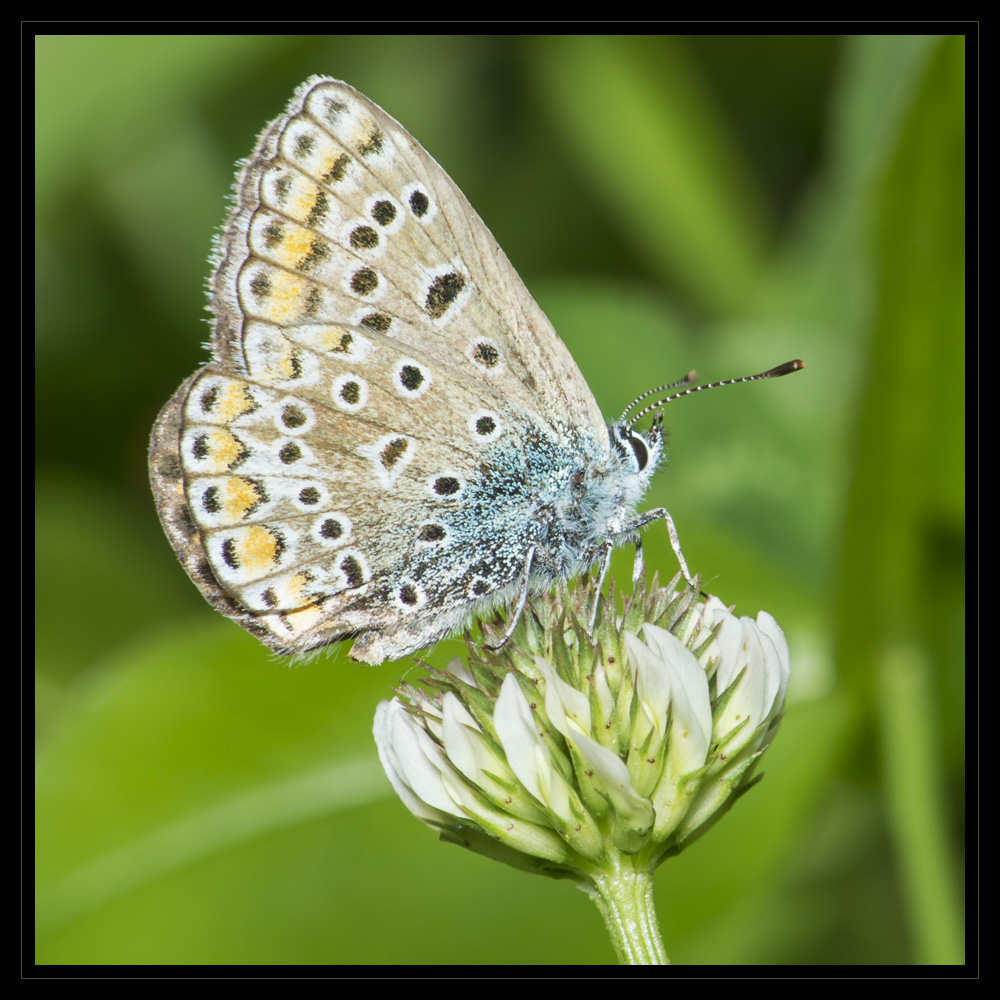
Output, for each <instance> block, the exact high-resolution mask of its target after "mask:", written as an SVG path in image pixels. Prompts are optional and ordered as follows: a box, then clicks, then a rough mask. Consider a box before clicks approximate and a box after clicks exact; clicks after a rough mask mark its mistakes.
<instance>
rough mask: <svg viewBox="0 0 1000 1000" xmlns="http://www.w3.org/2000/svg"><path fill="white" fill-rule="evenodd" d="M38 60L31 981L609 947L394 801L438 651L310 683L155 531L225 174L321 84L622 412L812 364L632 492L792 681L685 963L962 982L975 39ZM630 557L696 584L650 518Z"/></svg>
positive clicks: (219, 46)
mask: <svg viewBox="0 0 1000 1000" xmlns="http://www.w3.org/2000/svg"><path fill="white" fill-rule="evenodd" d="M36 52H37V80H36V88H37V89H36V102H37V103H36V115H37V133H36V143H37V146H36V152H37V164H36V182H37V204H36V227H37V229H36V232H37V243H36V273H37V278H36V280H37V303H36V308H37V342H36V343H37V355H36V360H37V452H36V455H37V493H36V515H37V538H36V555H37V577H36V586H37V639H36V642H37V673H36V678H37V680H36V696H37V714H36V720H37V731H36V737H37V739H36V748H37V772H36V775H37V812H36V824H37V827H36V841H35V846H36V882H37V952H36V960H37V961H38V962H39V963H42V964H45V965H59V964H63V963H83V964H94V965H99V964H102V963H115V964H131V963H139V964H142V963H162V964H167V965H183V964H185V963H197V964H217V963H237V964H258V963H260V964H274V965H286V964H296V963H302V964H315V965H326V964H329V965H342V964H347V965H351V964H356V965H369V964H379V965H381V964H385V965H391V964H407V965H410V964H428V965H437V964H472V965H477V964H486V965H496V964H512V965H518V964H569V965H572V964H607V963H611V962H613V961H614V956H613V953H612V950H611V947H610V945H609V944H608V942H607V939H606V937H605V934H604V931H603V928H602V926H601V923H600V920H599V918H598V914H597V911H596V909H595V908H594V907H593V905H592V904H591V903H590V902H589V901H588V900H587V898H586V897H585V896H584V895H583V894H582V893H580V892H578V891H576V890H575V889H574V888H573V887H572V886H571V885H570V884H569V883H567V882H552V881H549V880H546V879H542V878H538V877H533V876H529V875H527V874H522V873H515V872H514V871H512V870H510V869H506V868H504V867H503V866H499V865H497V864H494V863H491V862H489V861H487V860H485V859H483V858H481V857H478V856H475V855H472V854H470V853H467V852H464V851H462V850H461V849H459V848H456V847H453V846H448V845H443V844H440V843H439V842H438V841H437V839H436V837H435V835H434V833H433V832H432V831H430V830H429V829H427V828H426V827H424V826H422V825H421V824H419V823H418V822H417V821H416V820H415V819H413V818H412V817H411V816H410V814H409V813H407V812H406V811H405V810H404V808H403V806H402V805H401V804H400V803H399V802H398V801H397V800H396V799H395V798H394V796H393V795H392V794H391V791H390V788H389V785H388V782H387V781H386V779H385V777H384V775H383V774H382V772H381V769H380V767H379V764H378V762H377V758H376V754H375V748H374V744H373V741H372V738H371V721H372V717H373V714H374V710H375V706H376V704H377V702H378V701H379V700H380V699H382V698H386V697H390V696H391V694H392V687H393V685H394V684H395V683H396V682H397V681H398V680H399V678H400V677H401V676H403V675H404V674H406V675H407V676H409V677H411V678H413V677H414V676H415V673H416V668H415V667H414V666H413V665H412V664H408V663H399V664H384V665H383V666H381V667H378V668H368V667H361V666H358V665H355V664H352V663H351V662H350V661H349V660H348V659H347V656H346V654H345V652H344V651H343V650H341V651H337V652H334V653H333V654H332V655H330V656H328V657H327V656H325V657H321V658H318V659H317V660H315V661H313V662H311V663H309V664H307V665H305V666H300V667H297V668H295V669H288V668H287V666H286V665H285V664H283V663H282V662H280V661H278V660H276V659H275V658H274V657H272V656H270V655H269V654H268V653H267V651H266V650H265V649H264V648H263V647H262V646H260V645H259V644H257V643H256V642H255V640H253V639H252V638H251V637H250V636H248V635H247V634H245V633H244V632H243V631H242V630H240V629H239V628H237V627H236V626H235V625H233V624H232V623H230V622H228V621H226V620H224V619H223V618H221V617H220V616H218V615H216V614H215V613H214V612H212V611H211V610H210V609H209V607H208V606H207V605H206V604H205V603H204V601H203V600H202V598H201V597H200V596H199V594H198V592H197V590H196V589H195V588H194V587H193V586H192V584H191V583H190V582H189V581H188V580H187V578H186V577H185V574H184V573H183V571H182V570H181V568H180V566H179V564H178V563H177V561H176V560H175V558H174V556H173V554H172V552H171V550H170V547H169V545H168V543H167V542H166V540H165V538H164V536H163V534H162V532H161V530H160V527H159V524H158V522H157V520H156V515H155V511H154V507H153V502H152V498H151V496H150V493H149V487H148V483H147V474H146V445H147V440H148V434H149V430H150V427H151V425H152V423H153V419H154V417H155V415H156V412H157V410H158V409H159V407H160V406H161V405H162V404H163V403H164V402H165V401H166V399H167V398H168V397H169V396H170V395H171V394H172V393H173V391H174V389H175V388H176V387H177V385H178V384H179V383H180V382H181V381H182V380H183V379H184V378H185V377H187V376H188V375H189V374H190V373H191V372H192V371H194V370H195V368H197V367H198V366H200V365H201V364H203V363H204V362H205V361H206V360H207V355H206V353H205V351H204V350H203V348H202V347H201V346H200V345H201V344H202V343H203V342H204V341H205V340H206V339H207V338H208V335H209V330H208V327H207V326H206V325H205V323H204V320H205V317H206V315H207V314H206V313H205V312H204V305H205V298H204V284H205V280H206V278H207V275H208V271H209V266H208V263H207V256H208V252H209V249H210V245H211V238H212V233H213V231H214V229H215V227H217V226H218V225H219V224H220V223H221V222H222V220H223V217H224V214H225V209H226V201H225V198H226V196H227V194H228V192H229V190H230V184H231V181H232V176H233V170H234V167H233V165H234V162H235V161H236V160H237V159H238V158H239V157H242V156H245V155H247V154H248V153H249V152H250V150H251V148H252V145H253V142H254V138H255V136H256V135H257V133H258V132H259V130H260V129H261V128H262V127H263V126H264V124H265V123H266V122H267V121H269V120H271V119H273V118H274V117H275V116H277V115H278V114H279V113H280V112H281V111H282V110H283V108H284V106H285V103H286V102H287V100H288V99H289V97H290V95H291V93H292V91H293V89H294V88H295V86H296V85H297V84H299V83H300V82H301V81H302V80H304V79H305V78H306V77H307V76H309V75H310V74H312V73H324V74H328V75H331V76H336V77H339V78H342V79H345V80H347V81H348V82H350V83H351V84H353V85H354V86H355V87H357V88H358V89H360V90H361V91H362V92H363V93H365V94H367V95H368V96H369V97H371V98H372V99H373V100H374V101H376V102H377V103H378V104H380V105H382V106H383V107H384V108H385V109H386V110H387V111H388V112H389V113H390V114H391V115H393V116H394V117H395V118H397V119H398V120H399V121H400V122H402V123H403V124H404V125H405V126H406V128H407V129H408V130H409V131H410V132H412V134H413V135H415V136H416V137H417V138H418V139H419V141H420V142H421V143H422V144H423V145H424V146H425V147H426V148H427V149H428V150H429V151H430V152H431V154H432V155H433V156H434V157H435V158H436V159H437V160H438V161H439V162H440V163H441V164H443V165H444V167H445V169H447V170H448V171H449V173H450V174H451V175H452V177H453V178H454V179H455V180H456V182H457V183H458V184H459V186H460V187H461V188H462V189H463V190H464V191H465V193H466V194H467V196H468V197H469V200H470V201H471V203H472V204H473V205H474V206H475V207H476V209H477V210H478V211H479V213H480V214H481V216H482V217H483V219H484V220H485V222H486V224H487V225H488V226H489V227H490V228H491V229H492V231H493V233H494V235H495V236H496V237H497V239H498V241H499V242H500V244H501V246H503V247H504V249H505V250H506V252H507V254H508V256H509V257H510V259H511V261H512V262H513V264H514V266H515V267H516V268H517V269H518V271H519V273H520V274H521V275H522V277H523V278H524V280H525V282H526V284H527V285H528V287H529V288H530V289H531V291H532V293H533V294H534V295H535V297H536V298H537V300H538V302H539V303H540V304H541V306H542V308H543V309H544V310H545V311H546V312H547V313H548V315H549V317H550V318H551V319H552V321H553V322H554V323H555V326H556V328H557V329H558V330H559V331H560V333H561V336H562V337H563V339H564V340H565V341H566V343H567V345H568V346H569V348H570V350H571V351H572V353H573V355H574V357H575V358H576V359H577V361H578V363H579V365H580V367H581V369H582V370H583V373H584V375H585V376H586V377H587V379H588V381H589V383H590V385H591V387H592V389H593V390H594V394H595V396H596V397H597V399H598V402H599V403H600V405H601V407H602V408H603V409H604V412H605V413H606V414H608V415H609V416H614V415H616V414H617V413H619V412H621V410H622V409H623V408H624V407H625V405H626V404H627V403H628V402H629V400H630V399H631V398H633V396H635V395H637V394H638V393H639V392H641V391H642V390H644V389H646V388H649V387H651V386H652V385H656V384H659V383H661V382H665V381H669V380H672V379H675V378H678V377H680V376H682V375H683V374H684V373H685V372H687V371H688V370H689V369H692V368H695V369H697V370H698V372H699V374H700V375H701V376H702V378H703V379H706V380H716V379H721V378H727V377H732V376H737V375H744V374H749V373H752V372H757V371H761V370H763V369H765V368H768V367H771V366H773V365H776V364H778V363H780V362H783V361H786V360H788V359H789V358H794V357H801V358H803V359H805V361H806V362H807V364H808V368H807V370H806V371H805V372H803V373H799V374H796V375H794V376H792V377H789V378H787V379H783V380H781V381H779V382H773V383H760V384H757V385H750V386H747V385H744V386H736V387H732V388H729V389H726V390H724V391H722V390H720V391H718V392H713V393H708V394H700V395H698V396H696V397H694V398H690V399H687V400H684V401H681V402H678V403H674V404H671V405H670V407H668V413H667V425H668V427H669V429H670V432H671V439H670V444H669V458H670V461H669V465H668V466H667V467H666V468H665V469H664V470H663V471H661V473H660V474H659V475H658V476H657V478H656V480H655V482H654V484H653V487H652V489H651V491H650V493H649V495H648V496H647V498H646V504H645V505H644V506H653V505H665V506H668V507H669V508H670V510H671V512H672V514H673V517H674V519H675V521H676V523H677V526H678V530H679V532H680V537H681V540H682V542H683V545H684V551H685V555H686V557H687V560H688V563H689V565H690V566H691V568H692V570H693V571H695V572H700V573H702V574H704V576H705V577H706V580H707V583H706V587H707V589H710V590H711V591H712V592H713V593H716V594H718V595H719V596H720V597H722V598H723V600H725V601H726V602H727V603H732V604H735V606H736V611H737V613H741V614H750V615H753V614H755V613H756V612H757V610H758V609H759V608H765V609H767V610H768V611H770V612H771V613H772V614H773V615H774V616H775V617H776V618H777V620H778V622H779V623H780V624H781V626H782V627H783V628H784V630H785V633H786V636H787V638H788V642H789V646H790V648H791V656H792V671H793V673H792V683H791V687H790V689H789V701H788V705H787V716H786V718H785V720H784V722H783V724H782V729H781V731H780V733H779V734H778V737H777V739H776V741H775V743H774V745H773V746H772V748H771V749H770V750H769V751H768V754H767V757H766V759H765V761H764V768H763V769H764V771H765V772H766V777H765V780H764V781H763V782H762V783H761V784H760V786H759V787H758V788H756V789H755V790H754V791H753V792H752V793H751V794H750V795H748V796H746V797H745V798H744V799H742V800H741V801H740V803H739V805H738V806H737V807H736V808H735V809H734V810H733V812H732V813H731V814H730V815H729V816H728V817H727V818H726V819H725V820H724V821H723V822H722V823H720V824H719V825H718V826H717V827H716V828H715V829H714V830H713V831H712V832H711V833H710V834H709V835H708V836H706V837H704V838H702V839H701V840H699V841H698V843H696V844H695V845H693V846H692V847H691V848H690V849H689V850H688V851H686V852H685V853H683V854H682V855H681V856H680V857H678V858H676V859H674V860H671V861H670V862H668V863H667V864H666V865H664V866H663V868H662V869H661V870H660V871H659V872H658V874H657V879H656V892H657V902H658V910H659V916H660V920H661V924H662V930H663V934H664V938H665V942H666V948H667V951H668V953H669V954H670V956H671V958H672V960H673V961H675V962H677V963H684V964H688V965H690V964H699V963H704V964H712V965H724V964H734V963H751V964H771V963H775V964H781V965H795V964H815V963H819V964H835V965H851V964H855V963H858V964H867V965H881V964H894V963H914V964H924V963H926V964H949V963H956V962H961V961H963V955H964V928H963V919H962V913H963V908H964V899H963V890H962V885H963V876H964V870H963V866H964V858H963V845H964V822H965V815H964V784H963V781H964V725H963V723H964V716H965V706H964V690H965V689H964V645H965V637H964V590H963V587H964V480H965V472H964V453H965V446H964V412H965V402H964V367H965V358H964V323H965V302H964V268H965V261H964V247H965V223H964V205H965V196H964V178H965V124H964V123H965V41H964V39H963V38H960V37H947V38H941V37H931V36H906V37H898V36H897V37H890V36H885V37H863V36H862V37H834V36H815V37H802V36H781V37H773V36H736V35H734V36H729V37H712V38H707V37H705V38H700V37H666V36H661V37H593V36H592V37H544V38H528V37H469V36H426V37H409V36H393V35H387V36H345V35H340V36H277V37H272V36H239V35H232V36H175V37H170V36H167V37H156V38H152V37H147V36H115V37H101V36H91V37H86V38H83V37H73V36H48V37H40V38H38V40H37V48H36ZM645 553H646V560H647V565H648V566H651V567H652V568H658V569H659V570H660V573H661V575H665V576H671V575H673V573H674V572H675V561H674V558H673V555H672V554H671V551H670V547H669V544H668V541H667V537H666V532H665V531H664V530H663V528H662V525H654V526H652V527H651V528H650V529H648V530H647V531H646V532H645ZM630 566H631V555H630V553H629V552H627V551H622V552H621V553H619V555H618V556H617V557H616V562H615V566H614V572H615V574H616V575H617V577H618V579H619V580H620V581H622V582H624V583H626V584H627V581H628V579H629V572H630ZM458 648H459V647H458V645H457V644H456V643H454V642H452V643H442V644H441V645H440V646H439V647H438V648H437V649H435V651H434V652H433V653H431V654H430V655H429V657H428V658H429V659H430V661H431V662H434V663H438V664H443V663H444V662H446V661H447V660H448V659H449V658H450V657H451V656H452V655H454V654H455V653H456V651H457V650H458Z"/></svg>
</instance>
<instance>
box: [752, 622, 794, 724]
mask: <svg viewBox="0 0 1000 1000" xmlns="http://www.w3.org/2000/svg"><path fill="white" fill-rule="evenodd" d="M757 627H758V628H759V629H760V631H761V632H762V633H763V634H764V636H765V637H766V638H767V639H769V640H770V641H771V644H772V645H773V646H774V654H773V655H774V656H776V657H777V660H778V692H777V694H776V695H775V698H774V703H773V705H772V709H771V711H772V713H777V712H781V711H782V710H783V709H784V705H785V693H786V692H787V691H788V678H789V676H790V674H791V661H790V658H789V655H788V643H787V642H786V641H785V633H784V632H782V631H781V628H780V627H779V626H778V623H777V622H776V621H775V620H774V619H773V618H772V617H771V616H770V615H769V614H768V613H767V612H766V611H758V612H757ZM764 649H765V651H766V652H769V651H768V649H767V643H766V642H765V643H764Z"/></svg>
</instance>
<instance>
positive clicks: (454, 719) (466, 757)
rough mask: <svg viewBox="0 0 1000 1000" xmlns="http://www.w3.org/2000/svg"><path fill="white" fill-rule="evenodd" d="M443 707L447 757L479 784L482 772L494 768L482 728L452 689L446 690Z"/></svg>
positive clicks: (493, 761)
mask: <svg viewBox="0 0 1000 1000" xmlns="http://www.w3.org/2000/svg"><path fill="white" fill-rule="evenodd" d="M442 708H443V713H442V714H443V716H444V719H443V724H442V731H443V733H444V749H445V754H446V755H447V757H448V760H450V761H451V763H452V764H453V765H454V766H455V767H456V768H458V770H459V771H461V772H462V774H464V775H465V776H466V777H467V778H468V779H469V780H470V781H474V782H475V783H476V784H477V785H482V784H483V774H482V772H483V771H484V770H491V771H494V772H496V770H497V767H496V759H495V758H494V757H493V755H492V754H491V753H490V752H489V750H488V748H487V746H486V742H485V741H484V739H483V735H482V731H481V730H480V728H479V726H478V725H477V724H476V720H475V719H474V718H473V717H472V716H471V715H470V714H469V712H468V711H467V710H466V708H465V706H464V705H463V704H462V703H461V702H460V701H459V700H458V698H457V696H456V695H455V694H454V692H452V691H449V692H447V694H445V696H444V702H443V705H442Z"/></svg>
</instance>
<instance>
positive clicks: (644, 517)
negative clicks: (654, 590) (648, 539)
mask: <svg viewBox="0 0 1000 1000" xmlns="http://www.w3.org/2000/svg"><path fill="white" fill-rule="evenodd" d="M661 517H662V518H663V520H664V521H665V522H666V525H667V534H668V535H670V547H671V548H672V549H673V550H674V555H675V556H677V562H678V563H679V564H680V567H681V572H682V573H683V574H684V579H685V580H687V582H688V583H689V584H690V585H691V586H694V581H693V580H692V579H691V572H690V571H689V570H688V567H687V563H686V562H685V560H684V553H683V552H681V542H680V539H679V538H678V537H677V528H675V527H674V519H673V518H672V517H671V516H670V512H669V511H668V510H667V509H666V507H658V508H657V509H656V510H647V511H643V513H641V514H640V515H639V516H638V517H637V518H636V519H635V520H634V521H633V522H632V523H631V524H627V525H625V528H624V529H623V532H624V531H637V530H638V529H639V528H644V527H645V526H646V525H647V524H651V523H652V522H653V521H656V520H659V518H661ZM642 568H643V567H642V553H641V543H640V544H639V545H636V549H635V566H634V567H633V570H632V579H633V582H635V581H637V580H638V575H640V574H641V573H642Z"/></svg>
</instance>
